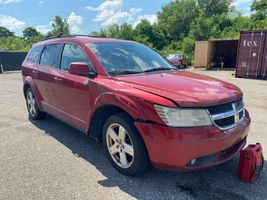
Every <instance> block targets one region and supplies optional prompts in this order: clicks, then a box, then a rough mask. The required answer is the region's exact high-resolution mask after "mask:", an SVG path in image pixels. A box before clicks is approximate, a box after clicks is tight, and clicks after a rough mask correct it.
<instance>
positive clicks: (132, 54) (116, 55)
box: [87, 42, 175, 75]
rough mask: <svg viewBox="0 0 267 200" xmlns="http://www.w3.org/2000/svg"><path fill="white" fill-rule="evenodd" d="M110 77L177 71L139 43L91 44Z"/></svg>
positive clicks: (90, 46)
mask: <svg viewBox="0 0 267 200" xmlns="http://www.w3.org/2000/svg"><path fill="white" fill-rule="evenodd" d="M87 45H88V47H89V48H90V49H91V50H92V51H93V52H94V53H95V55H96V56H97V57H98V59H99V60H100V62H101V64H102V65H103V67H104V68H105V69H106V71H107V73H108V74H109V75H124V74H137V73H145V72H154V71H161V70H175V68H173V67H172V66H171V65H170V64H169V63H168V62H167V61H166V60H164V59H163V58H162V57H161V56H160V55H159V54H158V53H156V52H155V51H153V50H152V49H150V48H148V47H146V46H145V45H143V44H139V43H127V42H107V43H106V42H105V43H101V42H100V43H89V44H87Z"/></svg>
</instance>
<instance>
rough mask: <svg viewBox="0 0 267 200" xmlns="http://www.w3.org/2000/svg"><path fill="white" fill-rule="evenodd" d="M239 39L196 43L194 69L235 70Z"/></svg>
mask: <svg viewBox="0 0 267 200" xmlns="http://www.w3.org/2000/svg"><path fill="white" fill-rule="evenodd" d="M237 49H238V39H233V38H224V39H211V40H209V41H196V42H195V62H194V67H196V68H200V67H205V68H235V64H236V56H237Z"/></svg>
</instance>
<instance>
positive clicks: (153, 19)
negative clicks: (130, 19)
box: [133, 15, 158, 28]
mask: <svg viewBox="0 0 267 200" xmlns="http://www.w3.org/2000/svg"><path fill="white" fill-rule="evenodd" d="M143 19H145V20H147V21H149V22H150V24H155V23H157V22H158V17H157V15H140V16H139V17H138V18H137V20H136V21H135V22H134V24H133V28H135V27H136V26H137V25H138V24H139V23H140V22H141V21H142V20H143Z"/></svg>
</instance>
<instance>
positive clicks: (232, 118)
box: [207, 98, 245, 130]
mask: <svg viewBox="0 0 267 200" xmlns="http://www.w3.org/2000/svg"><path fill="white" fill-rule="evenodd" d="M207 109H208V111H209V114H210V116H211V119H212V120H213V122H214V124H215V125H216V126H217V127H219V128H220V129H223V130H224V129H228V128H231V127H233V126H235V125H236V124H237V123H239V122H241V121H242V120H243V118H244V115H245V113H244V112H245V111H244V104H243V100H242V98H240V99H238V100H237V101H234V102H231V103H227V104H221V105H216V106H211V107H208V108H207Z"/></svg>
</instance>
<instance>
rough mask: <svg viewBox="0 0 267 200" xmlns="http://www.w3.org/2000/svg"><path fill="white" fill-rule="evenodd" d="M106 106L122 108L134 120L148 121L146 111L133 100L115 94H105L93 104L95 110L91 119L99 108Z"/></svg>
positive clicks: (92, 111)
mask: <svg viewBox="0 0 267 200" xmlns="http://www.w3.org/2000/svg"><path fill="white" fill-rule="evenodd" d="M140 100H141V99H140ZM105 105H113V106H117V107H119V108H121V109H122V110H124V111H125V112H127V113H128V114H129V115H130V116H131V117H132V118H133V119H134V120H137V119H140V120H145V119H147V116H146V114H145V112H144V110H142V109H141V108H140V106H138V105H137V104H136V102H135V101H134V100H133V99H132V98H130V97H128V96H125V95H123V94H118V93H114V92H105V93H103V94H102V95H101V96H99V97H98V98H97V99H96V100H95V101H94V102H93V105H92V108H93V109H92V110H91V112H90V117H89V119H91V117H92V116H93V114H94V113H95V111H96V110H97V109H98V108H100V107H102V106H105Z"/></svg>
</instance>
